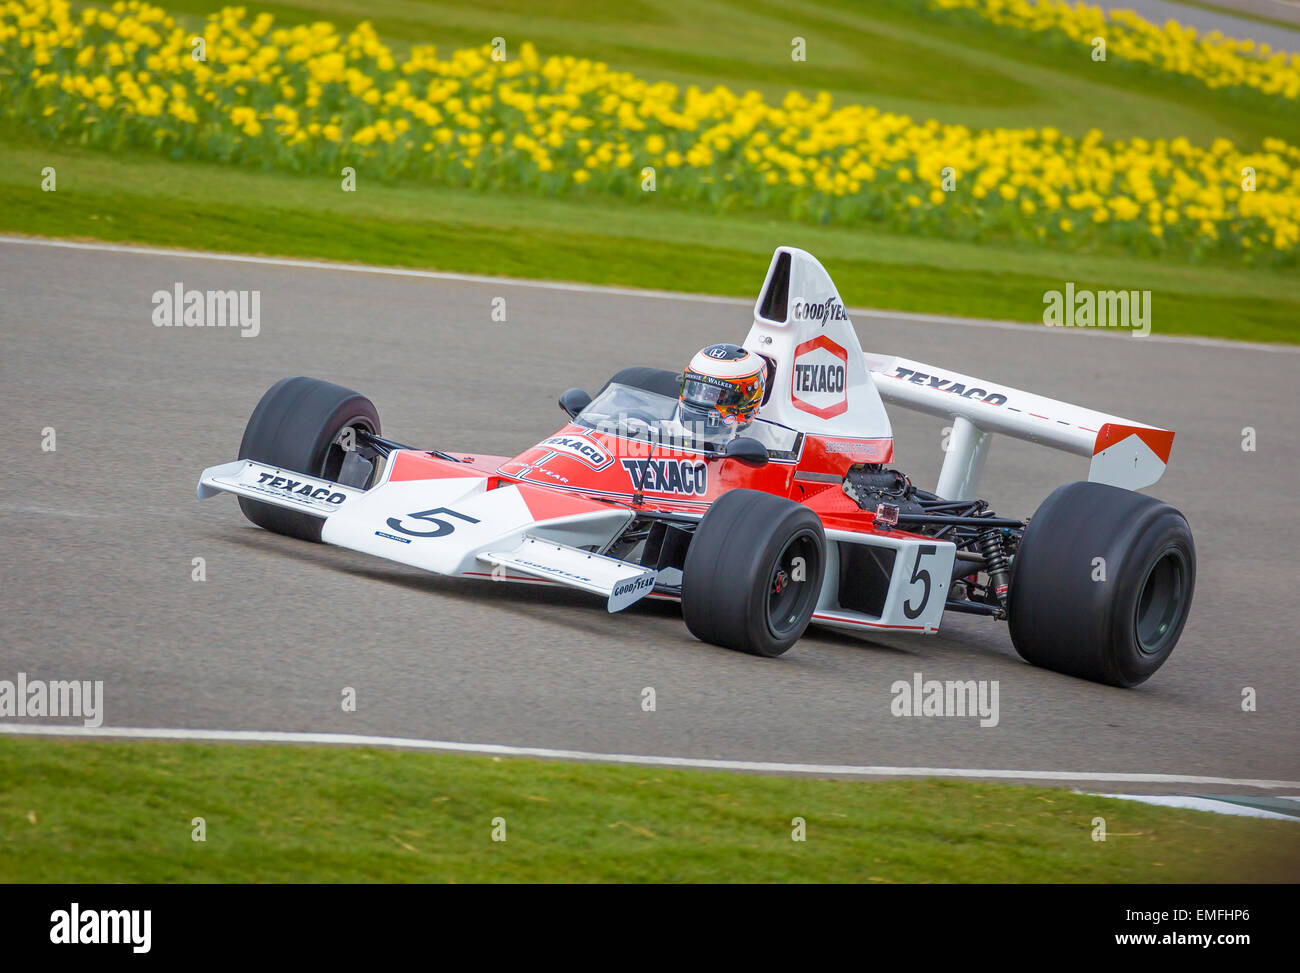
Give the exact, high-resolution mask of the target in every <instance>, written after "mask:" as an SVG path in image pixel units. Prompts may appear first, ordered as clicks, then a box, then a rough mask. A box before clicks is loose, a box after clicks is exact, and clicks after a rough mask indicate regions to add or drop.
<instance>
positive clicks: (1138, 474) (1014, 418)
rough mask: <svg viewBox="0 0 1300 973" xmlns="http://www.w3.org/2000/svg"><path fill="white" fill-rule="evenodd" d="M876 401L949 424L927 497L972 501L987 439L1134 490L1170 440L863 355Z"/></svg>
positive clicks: (1160, 432)
mask: <svg viewBox="0 0 1300 973" xmlns="http://www.w3.org/2000/svg"><path fill="white" fill-rule="evenodd" d="M864 357H865V359H866V362H867V369H868V371H870V373H871V377H872V379H873V380H874V382H875V385H876V389H877V391H879V393H880V397H881V398H882V399H884V400H885V401H886V402H890V403H893V404H895V405H900V406H902V407H904V408H907V409H913V410H916V411H918V412H925V413H928V414H930V415H934V416H940V417H943V418H950V419H952V420H953V430H952V435H951V437H950V438H949V443H948V451H947V454H946V455H945V457H944V461H943V469H942V471H941V472H940V474H939V485H938V487H937V488H936V490H935V492H936V493H937V494H938V495H939V496H941V497H943V498H945V499H949V500H964V499H968V498H973V497H974V496H975V491H976V489H977V487H978V483H979V476H980V471H981V469H982V468H983V465H984V458H985V456H986V454H987V452H988V445H989V440H990V438H991V436H992V434H994V433H1000V434H1002V435H1005V436H1014V437H1015V438H1016V439H1024V440H1028V441H1029V442H1033V443H1039V444H1041V445H1044V446H1051V447H1053V448H1055V449H1060V450H1064V451H1065V452H1067V453H1075V454H1077V455H1079V456H1087V457H1089V459H1090V460H1091V465H1090V466H1089V468H1088V479H1089V480H1092V481H1093V482H1096V483H1109V484H1111V485H1112V486H1117V487H1123V488H1125V489H1128V490H1138V489H1141V488H1142V487H1145V486H1150V485H1151V484H1152V483H1155V482H1156V481H1157V480H1159V479H1160V477H1161V476H1162V475H1163V474H1164V472H1165V465H1166V464H1167V463H1168V462H1169V452H1170V450H1171V449H1172V447H1173V442H1174V434H1173V432H1171V431H1170V430H1168V429H1160V428H1157V427H1155V426H1149V425H1147V424H1146V423H1143V422H1136V421H1134V420H1132V419H1124V418H1121V417H1120V416H1112V415H1107V414H1106V413H1104V412H1096V411H1094V410H1092V409H1085V408H1082V407H1080V406H1077V405H1071V404H1069V403H1068V402H1060V401H1057V400H1056V399H1049V398H1046V397H1045V396H1042V395H1035V394H1033V393H1032V392H1023V391H1021V390H1020V389H1013V388H1008V387H1007V386H1004V385H1000V384H998V383H995V382H986V381H983V380H982V379H977V378H972V377H971V376H969V375H961V374H958V373H957V372H953V371H950V370H948V369H946V368H939V367H937V366H933V365H926V364H923V363H922V362H915V361H910V360H909V359H906V358H898V357H894V356H886V355H873V354H865V355H864Z"/></svg>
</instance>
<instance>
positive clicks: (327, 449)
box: [238, 377, 379, 541]
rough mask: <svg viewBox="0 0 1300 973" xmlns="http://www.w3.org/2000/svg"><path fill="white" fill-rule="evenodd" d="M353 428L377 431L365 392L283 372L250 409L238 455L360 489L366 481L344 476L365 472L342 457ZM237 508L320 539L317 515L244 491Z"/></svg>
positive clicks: (288, 532)
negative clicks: (251, 496) (285, 375)
mask: <svg viewBox="0 0 1300 973" xmlns="http://www.w3.org/2000/svg"><path fill="white" fill-rule="evenodd" d="M358 432H367V433H373V434H375V435H378V434H379V413H378V411H376V409H375V406H374V403H372V402H371V401H370V400H369V399H368V398H366V397H365V396H364V395H361V394H360V393H358V392H353V391H352V390H351V389H345V388H343V387H342V386H341V385H333V384H331V383H330V382H322V381H321V380H320V379H316V378H302V377H298V378H283V379H281V380H280V381H278V382H276V383H275V384H274V385H272V386H271V387H270V388H269V389H268V390H267V392H266V394H265V395H263V396H262V400H261V401H260V402H258V403H257V408H255V409H254V410H253V414H252V416H251V417H250V418H249V420H248V425H247V426H246V427H245V428H244V439H243V441H242V442H241V443H240V444H239V457H238V458H239V459H251V460H255V461H256V462H258V463H265V464H266V465H268V466H275V467H278V468H280V469H282V470H291V471H292V472H294V473H305V474H307V475H308V476H318V477H321V478H322V479H325V480H332V481H334V482H342V483H344V484H345V485H347V486H356V487H361V488H363V489H364V488H365V487H366V486H367V485H368V484H367V483H365V482H349V478H350V477H351V478H352V479H358V480H363V479H364V478H365V470H364V469H363V470H362V472H361V473H359V474H357V473H354V472H353V469H354V468H355V467H356V466H357V464H356V463H355V462H354V463H348V462H347V460H348V454H349V452H352V451H353V449H352V448H353V446H354V445H355V442H356V433H358ZM345 471H347V472H345ZM239 509H240V510H242V511H243V512H244V516H245V517H247V518H248V519H249V520H251V521H252V522H253V523H255V524H257V526H258V527H263V528H265V529H266V530H270V531H274V532H275V533H277V534H284V535H285V536H287V537H297V538H300V539H302V540H306V541H319V540H320V534H321V527H322V525H323V524H324V521H323V520H321V519H320V518H319V517H313V516H311V515H310V514H305V513H300V512H298V511H296V510H285V509H284V508H283V507H276V506H273V505H272V504H269V503H261V502H259V501H257V500H250V499H249V498H247V497H240V498H239Z"/></svg>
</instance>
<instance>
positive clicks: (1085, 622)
mask: <svg viewBox="0 0 1300 973" xmlns="http://www.w3.org/2000/svg"><path fill="white" fill-rule="evenodd" d="M1195 586H1196V547H1195V545H1194V544H1193V543H1192V532H1191V529H1190V528H1189V527H1188V526H1187V520H1186V518H1184V517H1183V515H1182V514H1181V513H1179V512H1178V511H1177V510H1175V509H1174V508H1173V507H1171V506H1169V504H1167V503H1162V502H1161V501H1159V500H1156V499H1155V498H1154V497H1148V496H1144V495H1143V494H1140V493H1133V492H1132V491H1129V490H1121V489H1119V488H1117V487H1113V486H1107V485H1105V484H1102V483H1068V484H1066V485H1065V486H1063V487H1060V488H1058V489H1057V490H1056V491H1054V492H1053V493H1052V495H1051V496H1049V497H1048V498H1047V499H1046V500H1044V501H1043V504H1042V506H1041V507H1039V508H1038V512H1037V513H1035V514H1034V516H1033V518H1032V519H1031V520H1030V521H1029V526H1028V527H1027V528H1026V529H1025V534H1024V537H1023V538H1022V539H1021V542H1020V548H1019V551H1018V552H1017V554H1016V557H1015V560H1014V562H1013V563H1012V570H1011V582H1010V588H1009V591H1008V602H1007V612H1008V619H1007V620H1008V622H1009V623H1010V629H1011V641H1012V643H1013V644H1014V645H1015V647H1016V651H1017V652H1019V653H1020V655H1021V657H1022V658H1024V659H1025V660H1026V661H1027V662H1032V663H1033V664H1034V665H1036V666H1042V667H1044V668H1046V669H1053V670H1055V671H1056V672H1063V673H1066V674H1068V675H1071V676H1078V677H1080V678H1082V679H1091V680H1093V681H1094V682H1100V683H1106V684H1108V685H1111V686H1125V687H1129V686H1136V685H1138V684H1139V683H1141V682H1144V681H1146V680H1147V679H1149V678H1150V677H1151V675H1152V673H1154V672H1155V671H1156V670H1157V669H1159V668H1160V667H1161V666H1162V665H1164V663H1165V661H1166V660H1167V659H1168V658H1169V655H1170V653H1172V652H1173V651H1174V646H1175V645H1176V644H1177V643H1178V638H1179V636H1180V635H1181V634H1182V631H1183V625H1184V624H1185V623H1186V621H1187V614H1188V611H1189V610H1190V608H1191V604H1192V592H1193V590H1194V588H1195Z"/></svg>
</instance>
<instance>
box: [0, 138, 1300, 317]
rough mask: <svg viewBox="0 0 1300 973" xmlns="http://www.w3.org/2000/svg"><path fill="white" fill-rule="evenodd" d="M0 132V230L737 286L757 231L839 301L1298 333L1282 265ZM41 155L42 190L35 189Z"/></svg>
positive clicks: (699, 287)
mask: <svg viewBox="0 0 1300 973" xmlns="http://www.w3.org/2000/svg"><path fill="white" fill-rule="evenodd" d="M0 134H3V136H4V138H3V139H2V140H0V231H4V232H18V233H28V234H36V235H41V236H52V237H77V238H92V239H99V240H110V241H118V242H136V243H144V244H153V245H160V246H174V247H198V248H201V249H206V250H217V251H230V252H241V253H260V254H271V255H278V256H292V257H317V258H324V259H330V260H341V261H352V262H364V263H372V264H381V265H392V266H403V267H419V268H428V269H438V270H447V271H456V272H462V273H480V274H489V275H499V276H518V277H533V278H546V279H557V280H571V281H583V282H590V283H597V284H618V285H625V286H631V287H650V288H663V289H668V290H680V291H691V292H700V293H712V294H724V295H732V296H741V297H752V296H754V295H755V293H756V292H757V289H758V287H759V286H760V284H761V282H762V275H763V273H764V272H765V270H766V268H767V260H768V258H769V257H770V255H771V253H772V250H773V248H774V247H776V246H777V245H780V244H790V245H794V246H799V247H803V248H805V249H807V250H809V251H811V252H812V253H814V254H817V255H818V256H819V257H820V259H821V260H822V261H823V262H824V263H825V264H826V266H827V268H828V269H829V270H830V272H831V274H832V275H833V276H834V278H835V281H836V283H837V285H838V286H839V289H840V293H841V294H842V295H843V296H844V298H845V300H846V301H848V302H849V303H850V304H852V305H857V306H871V307H879V308H887V309H892V310H902V311H919V312H932V313H943V314H957V315H966V316H972V317H990V318H999V319H1005V320H1012V321H1024V322H1041V320H1042V311H1043V303H1042V295H1043V293H1044V292H1045V291H1047V290H1052V289H1060V288H1061V287H1063V285H1064V282H1065V281H1067V280H1069V281H1074V282H1075V284H1076V286H1077V287H1079V288H1092V289H1097V290H1106V289H1111V288H1126V289H1139V290H1150V291H1152V306H1153V312H1152V314H1153V330H1154V331H1155V333H1157V334H1191V335H1206V336H1219V337H1229V338H1237V339H1245V340H1253V341H1267V342H1292V343H1295V342H1300V277H1298V276H1297V275H1296V274H1295V273H1293V272H1286V271H1280V270H1279V271H1275V270H1247V269H1242V268H1240V267H1236V266H1226V265H1203V266H1195V267H1189V266H1185V265H1180V264H1173V263H1169V264H1166V263H1161V262H1160V261H1157V260H1153V259H1147V260H1142V259H1137V258H1133V257H1129V256H1125V255H1122V254H1109V255H1103V254H1096V255H1087V254H1063V253H1059V252H1051V251H1043V250H1036V249H1016V248H1010V247H994V246H982V245H977V244H971V243H961V242H954V241H945V240H925V239H916V238H909V237H899V236H891V235H888V234H884V233H872V232H869V231H868V232H864V231H862V230H855V229H848V228H841V227H814V226H808V225H805V224H802V223H795V222H788V221H779V220H766V219H761V218H758V217H753V216H742V215H721V216H714V215H710V214H700V213H697V212H693V211H691V210H690V209H689V208H685V207H681V206H675V205H674V204H673V201H672V200H671V199H670V198H668V197H667V196H666V195H665V194H659V193H656V194H649V193H647V194H646V196H647V198H646V200H645V201H644V202H643V203H625V202H621V201H611V200H606V199H603V198H597V199H591V200H581V199H579V200H556V199H538V198H534V197H511V196H504V195H493V196H488V195H479V194H475V193H472V192H466V191H455V190H444V189H436V188H428V187H422V186H411V185H398V186H383V185H377V184H371V183H366V182H365V181H364V180H362V181H361V183H360V184H359V188H358V191H357V192H355V193H344V192H342V191H341V190H340V188H339V183H338V182H337V181H335V180H333V179H323V178H308V177H304V176H299V175H292V174H287V173H273V172H257V171H252V170H246V169H237V168H230V167H222V166H218V165H212V164H206V163H202V164H201V163H194V162H185V163H179V162H168V161H164V160H161V159H157V158H154V157H152V156H145V155H131V156H114V155H110V154H107V153H102V152H92V151H88V150H84V149H80V148H75V147H67V146H41V145H39V144H37V143H34V142H32V141H30V140H25V139H24V137H23V136H22V135H21V133H18V132H12V131H11V132H7V133H0ZM46 166H53V167H55V170H56V172H57V174H58V177H57V178H58V189H57V191H56V192H52V193H50V192H42V191H41V189H40V182H41V171H42V169H43V168H44V167H46Z"/></svg>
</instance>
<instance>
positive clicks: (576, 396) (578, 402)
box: [560, 389, 591, 419]
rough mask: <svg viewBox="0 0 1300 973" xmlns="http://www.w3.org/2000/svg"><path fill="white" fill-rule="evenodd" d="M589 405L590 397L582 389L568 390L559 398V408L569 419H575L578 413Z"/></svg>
mask: <svg viewBox="0 0 1300 973" xmlns="http://www.w3.org/2000/svg"><path fill="white" fill-rule="evenodd" d="M589 405H591V396H590V395H588V394H587V393H586V392H584V391H583V390H582V389H569V390H568V391H567V392H565V393H564V394H563V395H561V396H560V408H561V409H563V410H564V411H565V412H566V413H568V416H569V418H570V419H576V418H577V416H578V413H579V412H581V411H582V410H583V409H585V408H587V406H589Z"/></svg>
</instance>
